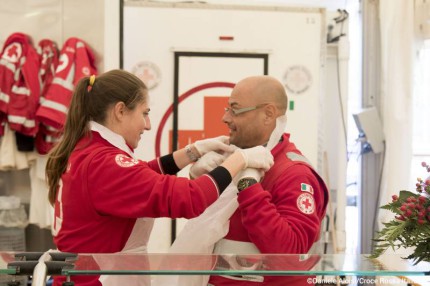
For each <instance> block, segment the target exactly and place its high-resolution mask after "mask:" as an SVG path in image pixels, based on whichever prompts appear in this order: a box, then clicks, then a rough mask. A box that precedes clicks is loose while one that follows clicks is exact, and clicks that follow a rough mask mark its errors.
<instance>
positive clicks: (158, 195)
mask: <svg viewBox="0 0 430 286" xmlns="http://www.w3.org/2000/svg"><path fill="white" fill-rule="evenodd" d="M102 136H103V135H100V133H98V132H95V131H92V132H91V136H88V137H85V138H83V139H81V140H80V142H78V144H77V146H76V147H75V150H74V151H73V153H72V155H71V156H70V158H69V161H68V168H67V170H66V172H65V173H64V174H63V175H62V177H61V187H60V188H59V190H58V193H57V199H56V202H55V207H54V211H55V221H54V234H55V236H54V242H55V244H56V245H57V247H58V249H59V250H60V251H64V252H74V253H115V252H119V251H121V250H123V248H124V246H125V245H126V243H127V241H128V239H129V238H130V235H131V233H132V230H133V227H134V226H135V223H136V219H137V218H142V217H147V218H155V217H171V218H179V217H186V218H192V217H196V216H198V215H200V214H201V213H202V212H203V211H204V210H205V208H206V207H208V206H209V205H210V204H212V203H213V202H214V201H215V200H216V199H217V198H218V193H219V191H218V186H217V184H216V183H215V181H214V180H213V178H211V177H210V176H209V175H204V176H202V177H200V178H198V179H196V180H192V181H190V180H188V179H186V178H181V177H176V176H173V175H164V174H162V170H161V169H162V168H161V167H160V163H159V161H158V160H153V161H150V162H148V163H146V162H143V161H140V160H136V159H133V158H132V157H131V156H130V155H129V154H128V153H127V152H126V151H125V150H122V149H119V148H118V147H115V146H114V145H112V144H114V142H113V143H111V142H109V141H108V140H109V139H104V138H108V137H106V136H105V137H102ZM165 167H166V166H165ZM150 231H151V228H149V229H148V232H147V233H148V234H149V233H150ZM144 239H145V238H144V237H142V240H144ZM72 279H73V281H75V282H77V281H79V282H80V283H77V285H99V284H98V283H99V282H97V280H98V277H97V276H84V277H78V276H76V277H73V278H72ZM57 280H58V281H60V279H57ZM84 281H86V282H84ZM85 283H88V284H85ZM56 285H61V284H56Z"/></svg>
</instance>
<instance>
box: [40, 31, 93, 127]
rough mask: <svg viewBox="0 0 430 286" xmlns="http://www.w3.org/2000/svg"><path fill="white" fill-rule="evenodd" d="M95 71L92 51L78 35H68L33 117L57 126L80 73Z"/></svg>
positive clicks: (63, 119)
mask: <svg viewBox="0 0 430 286" xmlns="http://www.w3.org/2000/svg"><path fill="white" fill-rule="evenodd" d="M92 74H97V68H96V66H95V63H94V55H93V53H92V51H91V49H90V48H89V47H88V45H87V44H86V43H85V42H84V41H83V40H81V39H78V38H70V39H68V40H67V41H66V42H65V43H64V45H63V48H62V49H61V52H60V60H59V64H58V66H57V69H56V71H55V77H54V80H53V81H52V83H51V85H50V87H49V89H48V91H47V93H46V94H45V95H44V96H45V99H44V101H43V102H42V103H41V105H40V107H39V109H38V110H37V113H36V117H37V119H38V120H39V121H40V122H41V123H43V124H45V125H47V126H51V127H53V128H55V129H58V130H61V129H62V128H63V126H64V123H65V122H66V115H67V111H68V108H69V105H70V101H71V99H72V92H73V89H74V87H75V85H76V83H77V82H78V81H79V80H80V79H81V78H82V77H84V76H90V75H92Z"/></svg>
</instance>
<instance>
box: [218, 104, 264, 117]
mask: <svg viewBox="0 0 430 286" xmlns="http://www.w3.org/2000/svg"><path fill="white" fill-rule="evenodd" d="M266 105H268V103H262V104H258V105H256V106H250V107H243V108H233V107H225V108H224V111H225V112H228V113H230V115H232V116H237V115H239V114H242V113H245V112H248V111H252V110H256V109H258V108H260V107H263V106H266Z"/></svg>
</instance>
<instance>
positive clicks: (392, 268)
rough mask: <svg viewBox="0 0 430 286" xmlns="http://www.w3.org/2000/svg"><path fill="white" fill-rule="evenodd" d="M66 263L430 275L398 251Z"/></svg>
mask: <svg viewBox="0 0 430 286" xmlns="http://www.w3.org/2000/svg"><path fill="white" fill-rule="evenodd" d="M66 262H69V263H70V265H71V266H70V267H64V268H63V269H62V274H63V275H79V274H90V275H91V274H107V275H109V274H110V275H115V274H117V275H130V274H135V275H270V276H271V275H335V276H340V275H356V276H425V275H430V263H427V262H421V263H419V264H417V265H414V264H413V262H412V261H410V260H405V259H403V256H402V255H396V254H390V255H384V256H381V257H380V258H378V259H371V258H369V256H368V255H365V254H358V255H352V254H351V255H349V254H324V255H294V254H282V255H280V254H252V255H234V254H223V255H200V254H161V253H160V254H154V253H151V254H130V253H127V254H79V255H77V256H76V257H75V258H71V259H66Z"/></svg>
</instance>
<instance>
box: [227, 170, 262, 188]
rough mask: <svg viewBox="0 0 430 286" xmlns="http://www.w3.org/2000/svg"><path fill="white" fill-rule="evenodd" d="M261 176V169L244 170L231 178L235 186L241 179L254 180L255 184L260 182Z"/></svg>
mask: <svg viewBox="0 0 430 286" xmlns="http://www.w3.org/2000/svg"><path fill="white" fill-rule="evenodd" d="M263 175H264V172H263V171H262V170H261V169H254V168H246V169H245V170H242V171H240V173H239V174H237V175H236V176H235V177H234V178H233V183H234V184H235V185H237V183H238V182H239V181H240V179H243V178H254V179H255V180H256V181H257V182H260V181H261V178H262V177H263Z"/></svg>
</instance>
